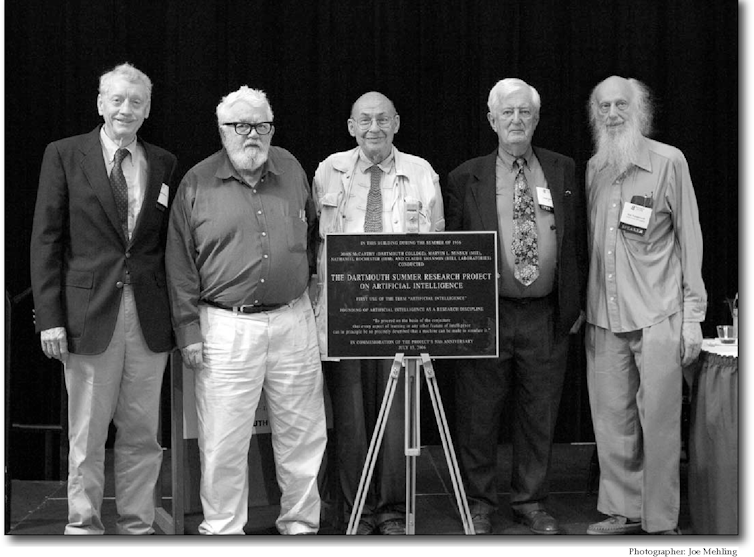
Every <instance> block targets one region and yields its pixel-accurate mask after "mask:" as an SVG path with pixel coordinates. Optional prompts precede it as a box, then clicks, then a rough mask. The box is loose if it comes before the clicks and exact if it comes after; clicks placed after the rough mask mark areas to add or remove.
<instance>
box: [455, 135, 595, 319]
mask: <svg viewBox="0 0 754 557" xmlns="http://www.w3.org/2000/svg"><path fill="white" fill-rule="evenodd" d="M533 149H534V154H535V155H536V157H537V159H538V160H539V164H540V165H541V166H542V170H543V171H544V174H545V178H546V179H547V185H548V186H549V188H550V190H552V200H553V205H554V209H555V212H554V214H555V227H556V231H555V232H556V235H557V239H558V262H557V269H556V273H555V276H556V280H557V283H558V284H557V288H556V292H557V300H558V322H559V324H560V328H561V331H563V332H565V333H567V332H568V331H569V330H570V328H571V327H572V326H573V324H574V322H575V321H576V319H577V318H578V316H579V311H580V310H581V309H583V308H584V306H585V300H586V298H585V296H586V281H587V275H588V272H587V271H588V269H587V265H588V259H587V245H586V205H585V201H584V188H583V186H582V185H581V184H577V183H576V167H575V164H574V162H573V159H571V158H569V157H566V156H563V155H560V154H558V153H554V152H552V151H548V150H547V149H541V148H538V147H534V148H533ZM496 158H497V151H495V152H493V153H491V154H489V155H486V156H483V157H477V158H475V159H471V160H468V161H466V162H464V163H463V164H461V165H460V166H458V167H457V168H456V169H454V170H453V171H452V172H451V173H450V174H449V175H448V184H447V188H446V190H445V197H446V201H445V229H446V230H448V231H456V230H494V231H497V229H498V220H497V201H496V199H495V160H496ZM500 260H501V258H500V257H498V261H499V262H500ZM501 264H502V263H501V262H500V263H499V265H498V266H500V265H501Z"/></svg>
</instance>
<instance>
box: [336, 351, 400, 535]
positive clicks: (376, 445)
mask: <svg viewBox="0 0 754 557" xmlns="http://www.w3.org/2000/svg"><path fill="white" fill-rule="evenodd" d="M401 367H403V354H402V353H399V354H396V355H395V359H394V360H393V366H392V368H391V369H390V379H389V380H388V384H387V387H386V388H385V396H384V397H383V398H382V406H380V413H379V414H378V416H377V423H376V424H375V428H374V433H372V441H371V442H370V444H369V450H368V451H367V457H366V462H365V463H364V469H363V470H362V472H361V480H360V481H359V489H358V491H357V492H356V499H355V500H354V502H353V509H351V517H350V519H349V521H348V528H347V529H346V535H347V536H353V535H355V534H356V530H357V528H358V526H359V520H360V519H361V512H362V511H363V510H364V502H365V501H366V495H367V492H368V491H369V484H370V483H371V481H372V473H373V472H374V465H375V463H376V462H377V455H378V454H379V451H380V446H381V445H382V435H383V434H384V433H385V424H386V423H387V417H388V414H389V412H390V407H391V405H392V404H393V395H394V394H395V387H396V384H397V382H398V377H399V376H400V372H401Z"/></svg>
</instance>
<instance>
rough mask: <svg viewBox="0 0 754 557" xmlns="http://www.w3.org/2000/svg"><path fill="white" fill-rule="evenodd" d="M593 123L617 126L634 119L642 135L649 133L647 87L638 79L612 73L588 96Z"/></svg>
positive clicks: (649, 98)
mask: <svg viewBox="0 0 754 557" xmlns="http://www.w3.org/2000/svg"><path fill="white" fill-rule="evenodd" d="M589 116H590V120H591V123H592V126H593V127H594V126H601V125H606V126H608V127H615V126H620V125H621V122H622V121H625V120H633V121H634V122H635V124H636V126H637V128H638V129H639V131H640V132H641V134H642V135H644V136H649V135H651V133H652V118H653V106H652V99H651V94H650V92H649V89H648V88H647V86H646V85H644V84H643V83H642V82H641V81H638V80H636V79H633V78H625V77H621V76H619V75H612V76H610V77H608V78H607V79H605V80H603V81H601V82H600V83H598V84H597V86H596V87H595V88H594V89H593V90H592V94H591V96H590V97H589Z"/></svg>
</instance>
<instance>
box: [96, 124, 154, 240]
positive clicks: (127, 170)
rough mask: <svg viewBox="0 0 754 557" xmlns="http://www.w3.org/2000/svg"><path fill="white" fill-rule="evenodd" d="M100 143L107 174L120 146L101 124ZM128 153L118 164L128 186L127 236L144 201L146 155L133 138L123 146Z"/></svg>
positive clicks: (113, 164) (132, 231)
mask: <svg viewBox="0 0 754 557" xmlns="http://www.w3.org/2000/svg"><path fill="white" fill-rule="evenodd" d="M99 136H100V143H101V144H102V156H103V157H104V159H105V168H106V169H107V175H108V176H110V173H111V172H112V170H113V166H115V152H116V151H117V150H118V149H119V148H120V147H119V146H118V145H117V144H116V143H115V142H114V141H113V140H112V139H110V138H109V137H108V135H107V134H106V133H105V127H104V126H102V127H101V128H100V132H99ZM123 148H124V149H126V150H128V152H129V153H130V155H129V156H127V157H126V158H124V159H123V162H122V163H121V165H120V168H121V170H123V176H124V177H125V178H126V185H127V186H128V237H129V239H130V238H131V236H133V233H134V228H136V220H137V219H138V218H139V212H141V205H142V203H143V202H144V191H145V184H146V183H147V180H148V178H149V177H148V176H147V155H146V153H145V152H144V147H142V146H141V145H139V142H138V141H136V139H134V140H133V141H132V142H131V143H129V144H128V145H126V146H124V147H123Z"/></svg>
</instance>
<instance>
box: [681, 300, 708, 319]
mask: <svg viewBox="0 0 754 557" xmlns="http://www.w3.org/2000/svg"><path fill="white" fill-rule="evenodd" d="M706 314H707V304H700V303H698V302H693V303H692V302H689V303H684V304H683V322H684V323H701V322H702V321H704V318H705V316H706Z"/></svg>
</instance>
